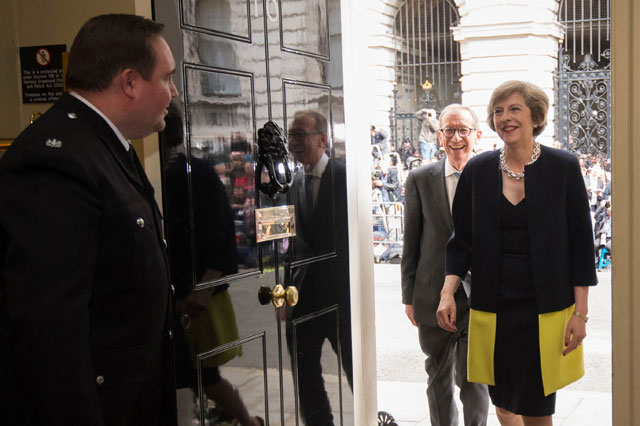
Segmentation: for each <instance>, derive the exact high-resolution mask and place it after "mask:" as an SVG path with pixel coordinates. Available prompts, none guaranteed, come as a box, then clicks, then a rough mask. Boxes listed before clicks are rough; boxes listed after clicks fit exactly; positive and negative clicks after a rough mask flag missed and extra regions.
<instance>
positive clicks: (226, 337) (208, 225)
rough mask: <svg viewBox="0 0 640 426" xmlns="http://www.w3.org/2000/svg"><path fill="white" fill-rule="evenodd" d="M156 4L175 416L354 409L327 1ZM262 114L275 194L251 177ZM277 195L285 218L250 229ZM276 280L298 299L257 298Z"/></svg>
mask: <svg viewBox="0 0 640 426" xmlns="http://www.w3.org/2000/svg"><path fill="white" fill-rule="evenodd" d="M154 7H155V16H156V19H157V20H158V21H160V22H163V23H164V24H165V25H166V28H165V33H164V36H165V38H166V39H167V41H168V43H169V45H170V46H171V49H172V51H173V53H174V57H175V59H176V64H177V68H178V69H177V72H176V75H175V83H176V86H177V87H178V88H179V90H180V97H179V98H178V99H177V100H176V103H175V105H173V106H172V111H171V116H170V117H168V119H167V128H166V129H165V132H164V133H163V134H162V136H161V154H162V155H161V156H162V171H163V206H164V219H165V232H166V236H167V240H168V244H169V247H168V251H169V255H170V260H171V267H172V284H173V286H174V287H175V289H176V293H175V309H174V315H173V319H174V323H173V329H174V336H175V339H174V340H175V347H174V351H175V370H176V389H177V390H176V393H177V405H178V424H179V425H194V424H208V425H213V424H225V422H229V423H231V424H235V423H233V421H238V422H239V424H242V425H245V424H247V425H255V424H260V422H262V421H263V422H264V424H270V425H300V424H305V425H322V426H331V425H333V424H336V425H343V424H344V425H349V424H353V403H352V393H351V388H350V384H351V330H350V328H349V324H350V306H349V281H348V258H347V252H348V250H347V226H346V223H347V216H346V214H347V212H346V177H345V167H344V138H343V137H342V136H341V135H342V134H344V131H343V128H344V123H343V112H342V74H341V64H340V48H339V47H340V43H341V38H340V13H339V1H338V0H330V1H327V0H312V1H304V2H302V1H293V0H174V1H163V2H155V6H154ZM314 114H317V115H314ZM309 117H311V118H309ZM307 119H308V120H307ZM267 121H273V122H275V123H276V124H278V125H279V126H280V127H281V128H283V129H284V130H285V132H286V133H289V134H290V141H289V149H290V153H291V158H290V161H291V165H292V170H294V171H295V174H294V183H293V185H292V187H291V190H290V191H289V193H288V194H277V195H276V196H275V197H274V198H271V197H269V196H266V195H264V194H261V193H260V192H259V191H258V190H256V188H257V187H258V186H259V185H257V184H256V183H257V182H258V183H259V182H261V181H262V180H263V179H265V178H266V176H265V175H264V174H263V173H260V174H259V176H256V173H255V167H256V159H257V143H256V142H257V130H258V128H261V127H262V126H263V125H264V123H266V122H267ZM300 132H304V134H301V133H300ZM307 139H309V140H310V141H320V143H319V145H318V146H317V148H318V150H317V153H320V154H321V155H319V156H317V157H319V158H320V161H319V162H315V161H313V162H312V161H308V160H307V159H306V158H305V155H304V154H305V150H304V148H303V147H304V144H303V145H300V144H299V142H300V141H301V140H302V141H303V142H307ZM309 152H310V151H309ZM308 174H310V175H312V176H313V177H307V176H306V175H308ZM305 182H308V183H305ZM307 191H310V192H309V194H310V195H309V196H307V195H306V194H307ZM282 205H293V206H294V207H295V209H296V215H295V217H296V221H297V224H298V227H297V229H298V234H297V235H296V236H295V237H291V238H284V239H281V240H277V241H275V242H273V241H269V242H264V243H257V242H256V232H255V226H256V225H255V210H256V209H258V208H266V207H275V206H282ZM276 284H284V285H285V286H287V287H288V286H296V287H298V289H299V296H300V297H299V302H298V305H296V306H288V307H286V308H284V307H282V308H274V306H272V305H268V306H261V305H259V301H258V291H259V289H260V287H262V286H265V287H268V288H274V286H275V285H276ZM233 419H235V420H233ZM232 420H233V421H232Z"/></svg>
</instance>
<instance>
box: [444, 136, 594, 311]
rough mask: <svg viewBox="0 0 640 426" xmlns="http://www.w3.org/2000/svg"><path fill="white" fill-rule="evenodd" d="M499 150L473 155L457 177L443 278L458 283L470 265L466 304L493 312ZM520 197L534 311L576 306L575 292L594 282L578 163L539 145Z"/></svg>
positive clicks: (497, 251)
mask: <svg viewBox="0 0 640 426" xmlns="http://www.w3.org/2000/svg"><path fill="white" fill-rule="evenodd" d="M499 154H500V153H499V151H497V150H496V151H491V152H486V153H483V154H481V155H478V156H476V157H474V158H472V159H471V160H469V162H468V163H467V165H466V166H465V168H464V171H463V172H462V175H461V176H460V182H459V183H458V187H457V189H456V195H455V198H454V202H453V223H454V232H453V234H452V235H451V238H450V239H449V242H448V244H447V251H446V273H447V274H454V275H457V276H460V277H463V276H464V275H465V274H466V272H467V270H468V269H469V268H470V267H471V270H472V271H473V283H472V285H471V297H470V302H469V303H470V306H471V308H472V309H476V310H480V311H486V312H496V304H497V293H498V274H499V271H500V205H501V197H502V177H501V172H500V166H499ZM525 173H526V179H525V194H526V199H527V216H528V223H529V238H530V244H531V260H532V264H533V275H534V277H533V279H534V283H535V288H536V298H537V301H538V311H539V312H540V313H546V312H554V311H559V310H562V309H565V308H567V307H569V306H571V304H573V303H574V291H573V286H591V285H595V284H596V283H597V277H596V272H595V263H594V246H593V233H592V230H591V217H590V215H589V202H588V199H587V193H586V189H585V186H584V181H583V179H582V175H581V174H580V166H579V164H578V160H577V159H576V157H575V156H574V155H572V154H570V153H567V152H565V151H561V150H557V149H553V148H549V147H546V146H542V147H541V153H540V157H539V158H538V160H537V161H536V162H535V163H533V164H532V165H530V166H526V167H525Z"/></svg>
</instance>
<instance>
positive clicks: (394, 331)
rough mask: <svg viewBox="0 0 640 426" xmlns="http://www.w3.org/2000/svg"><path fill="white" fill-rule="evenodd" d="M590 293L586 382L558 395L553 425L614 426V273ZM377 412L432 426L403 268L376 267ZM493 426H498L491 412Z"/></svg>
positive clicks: (413, 425) (407, 425)
mask: <svg viewBox="0 0 640 426" xmlns="http://www.w3.org/2000/svg"><path fill="white" fill-rule="evenodd" d="M598 280H599V284H598V285H597V286H595V287H593V288H592V289H590V292H589V318H590V319H589V324H588V326H587V338H586V339H585V342H584V347H585V348H584V352H585V370H586V372H585V376H584V377H583V378H582V379H581V380H579V381H578V382H576V383H573V384H571V385H569V386H567V387H566V388H564V389H562V390H560V391H559V392H558V394H557V403H556V415H555V416H554V425H556V426H557V425H561V426H607V425H611V273H610V272H609V271H606V272H598ZM375 291H376V295H375V298H376V350H377V352H376V355H377V376H378V410H379V411H386V412H388V413H389V414H391V415H392V416H393V417H394V418H395V420H396V423H398V425H399V426H428V425H430V422H429V413H428V407H427V399H426V383H427V374H426V373H425V371H424V359H425V356H424V354H423V353H422V351H421V350H420V345H419V343H418V330H417V328H415V327H414V326H412V325H411V323H410V322H409V320H408V319H407V317H406V315H405V313H404V305H403V304H402V300H401V289H400V265H398V264H388V263H380V264H376V265H375ZM489 413H490V416H489V422H488V425H489V426H494V425H496V426H499V423H498V420H497V418H496V416H495V410H494V409H493V408H490V411H489Z"/></svg>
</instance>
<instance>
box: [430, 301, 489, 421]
mask: <svg viewBox="0 0 640 426" xmlns="http://www.w3.org/2000/svg"><path fill="white" fill-rule="evenodd" d="M457 328H458V331H456V332H455V333H451V332H449V331H445V330H443V329H441V328H440V327H438V326H435V327H430V326H427V325H424V324H419V325H418V336H419V338H420V347H421V348H422V352H424V353H425V355H427V359H426V360H425V362H424V366H425V370H426V371H427V375H428V376H429V377H428V380H427V401H428V402H429V415H430V417H431V425H432V426H458V409H457V407H456V402H455V399H454V391H455V387H454V383H455V385H457V386H458V387H459V388H460V400H461V401H462V407H463V411H464V424H465V426H485V425H486V424H487V413H488V410H489V393H488V390H487V386H486V385H483V384H479V383H469V382H467V342H468V331H469V312H468V311H467V312H465V313H464V314H463V315H462V318H458V319H457Z"/></svg>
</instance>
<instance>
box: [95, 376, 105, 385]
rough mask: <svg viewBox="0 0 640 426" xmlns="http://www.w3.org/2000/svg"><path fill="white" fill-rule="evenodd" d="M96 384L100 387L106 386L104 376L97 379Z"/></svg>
mask: <svg viewBox="0 0 640 426" xmlns="http://www.w3.org/2000/svg"><path fill="white" fill-rule="evenodd" d="M96 383H97V384H98V386H102V385H103V384H104V377H103V376H98V377H96Z"/></svg>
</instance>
